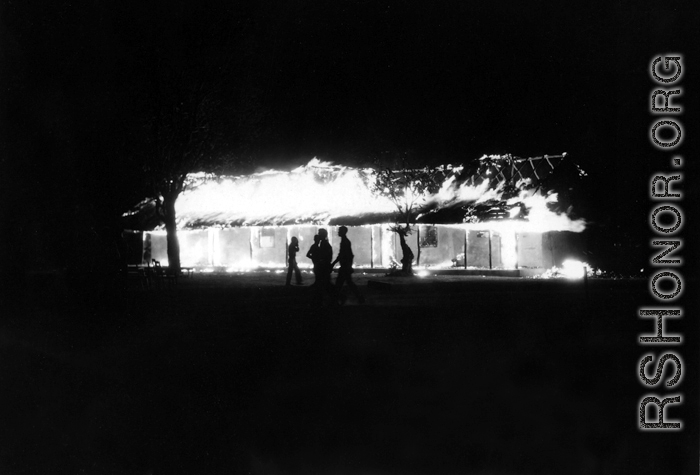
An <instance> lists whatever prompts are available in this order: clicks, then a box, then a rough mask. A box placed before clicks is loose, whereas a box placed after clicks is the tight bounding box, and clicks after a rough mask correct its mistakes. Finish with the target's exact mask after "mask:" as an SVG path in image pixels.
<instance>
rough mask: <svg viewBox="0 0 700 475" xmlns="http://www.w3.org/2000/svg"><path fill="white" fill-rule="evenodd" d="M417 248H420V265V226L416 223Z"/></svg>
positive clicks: (418, 259)
mask: <svg viewBox="0 0 700 475" xmlns="http://www.w3.org/2000/svg"><path fill="white" fill-rule="evenodd" d="M416 249H418V258H417V259H416V266H419V265H420V226H419V225H416Z"/></svg>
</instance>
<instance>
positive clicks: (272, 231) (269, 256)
mask: <svg viewBox="0 0 700 475" xmlns="http://www.w3.org/2000/svg"><path fill="white" fill-rule="evenodd" d="M249 229H250V230H251V233H252V239H251V243H252V246H251V247H252V250H253V252H252V256H253V262H255V263H257V264H258V265H259V266H261V267H278V266H284V265H286V260H287V228H286V227H284V226H260V227H257V226H256V227H251V228H249Z"/></svg>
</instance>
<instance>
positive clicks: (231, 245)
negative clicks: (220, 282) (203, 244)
mask: <svg viewBox="0 0 700 475" xmlns="http://www.w3.org/2000/svg"><path fill="white" fill-rule="evenodd" d="M216 231H217V233H218V240H217V241H216V244H217V246H216V248H215V249H216V250H215V252H214V255H215V256H216V257H215V259H216V260H215V265H219V266H225V267H234V268H242V269H245V268H248V267H251V266H252V262H253V261H252V260H251V242H250V241H251V239H250V235H251V229H250V228H227V229H217V230H216Z"/></svg>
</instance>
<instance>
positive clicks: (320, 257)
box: [313, 228, 335, 303]
mask: <svg viewBox="0 0 700 475" xmlns="http://www.w3.org/2000/svg"><path fill="white" fill-rule="evenodd" d="M332 259H333V248H332V247H331V244H330V243H329V242H328V231H326V230H325V229H323V228H321V229H319V230H318V244H317V245H316V249H315V250H314V252H313V260H314V263H315V264H316V293H317V297H318V300H319V303H321V302H322V301H323V294H324V293H325V292H327V293H329V294H331V295H334V293H335V292H334V291H333V287H332V286H331V272H332V271H333V266H332V265H331V260H332Z"/></svg>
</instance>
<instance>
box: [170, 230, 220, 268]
mask: <svg viewBox="0 0 700 475" xmlns="http://www.w3.org/2000/svg"><path fill="white" fill-rule="evenodd" d="M216 231H217V230H216V229H211V230H209V229H201V230H193V231H178V232H177V237H178V241H179V242H180V264H181V265H182V266H183V267H205V266H209V265H212V261H211V252H210V249H211V248H212V246H211V245H210V244H211V243H210V239H211V237H212V236H213V235H214V233H215V232H216Z"/></svg>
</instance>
